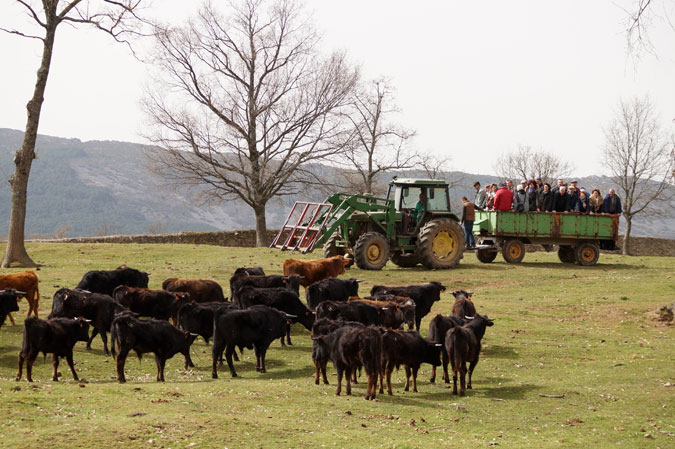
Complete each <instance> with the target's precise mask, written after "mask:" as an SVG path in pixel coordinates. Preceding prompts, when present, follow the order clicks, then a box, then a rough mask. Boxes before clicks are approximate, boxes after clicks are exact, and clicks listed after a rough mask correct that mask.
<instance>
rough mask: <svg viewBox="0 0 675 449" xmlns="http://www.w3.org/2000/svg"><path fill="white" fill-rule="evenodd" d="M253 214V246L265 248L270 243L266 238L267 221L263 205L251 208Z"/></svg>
mask: <svg viewBox="0 0 675 449" xmlns="http://www.w3.org/2000/svg"><path fill="white" fill-rule="evenodd" d="M253 211H254V212H255V246H257V247H266V246H269V244H270V242H269V239H268V238H267V220H266V218H265V205H264V204H263V205H262V206H256V207H254V208H253Z"/></svg>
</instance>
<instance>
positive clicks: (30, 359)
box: [26, 354, 37, 382]
mask: <svg viewBox="0 0 675 449" xmlns="http://www.w3.org/2000/svg"><path fill="white" fill-rule="evenodd" d="M36 358H37V354H35V355H33V354H29V355H28V359H27V360H26V379H28V382H33V363H35V359H36Z"/></svg>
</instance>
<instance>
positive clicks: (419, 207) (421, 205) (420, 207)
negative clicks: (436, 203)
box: [413, 190, 427, 223]
mask: <svg viewBox="0 0 675 449" xmlns="http://www.w3.org/2000/svg"><path fill="white" fill-rule="evenodd" d="M426 209H427V195H426V193H424V190H422V192H421V193H420V200H419V201H418V202H417V204H416V205H415V212H414V213H413V218H414V219H415V222H416V223H419V222H420V220H421V219H422V217H423V216H424V212H425V211H426Z"/></svg>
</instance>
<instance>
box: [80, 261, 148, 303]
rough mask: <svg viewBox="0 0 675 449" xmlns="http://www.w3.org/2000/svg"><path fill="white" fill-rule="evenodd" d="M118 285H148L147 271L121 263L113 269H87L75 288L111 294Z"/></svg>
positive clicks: (142, 286)
mask: <svg viewBox="0 0 675 449" xmlns="http://www.w3.org/2000/svg"><path fill="white" fill-rule="evenodd" d="M120 285H127V286H129V287H141V288H147V287H148V273H145V272H142V271H138V270H136V269H134V268H129V267H127V266H126V265H122V266H121V267H118V268H117V269H115V270H110V271H104V270H95V271H88V272H87V273H85V274H84V276H82V280H81V281H80V283H79V284H77V287H75V288H77V289H80V290H87V291H90V292H92V293H102V294H104V295H108V296H112V294H113V290H115V288H116V287H119V286H120Z"/></svg>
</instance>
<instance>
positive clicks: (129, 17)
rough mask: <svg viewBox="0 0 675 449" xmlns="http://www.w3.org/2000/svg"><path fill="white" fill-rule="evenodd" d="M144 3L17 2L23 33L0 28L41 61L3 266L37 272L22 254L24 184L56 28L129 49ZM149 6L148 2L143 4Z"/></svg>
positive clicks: (18, 157)
mask: <svg viewBox="0 0 675 449" xmlns="http://www.w3.org/2000/svg"><path fill="white" fill-rule="evenodd" d="M143 1H144V0H70V1H59V0H42V1H41V2H37V1H33V0H15V4H16V5H17V7H19V8H21V9H22V10H23V11H24V12H25V13H26V16H27V17H28V20H29V23H30V25H29V26H26V29H18V28H8V27H5V26H3V25H2V18H0V31H3V32H6V33H9V34H13V35H16V36H20V37H23V38H29V39H35V40H37V41H40V42H41V44H42V58H41V61H40V66H39V68H38V70H37V80H36V83H35V88H34V90H33V96H32V97H31V99H30V100H29V101H28V104H27V105H26V110H27V115H28V117H27V120H26V130H25V133H24V139H23V143H22V145H21V148H20V149H19V150H18V151H17V152H16V154H15V156H14V164H15V165H16V170H15V172H14V174H13V175H12V176H11V178H10V179H9V183H10V186H11V189H12V205H11V212H10V218H9V232H8V241H7V247H6V248H5V255H4V257H3V259H2V264H1V265H2V266H3V267H8V266H10V264H12V263H14V262H18V263H19V264H21V265H23V266H35V262H33V260H32V259H31V258H30V256H29V255H28V253H27V252H26V248H25V245H24V227H25V223H26V201H27V191H28V178H29V176H30V169H31V165H32V163H33V160H34V159H35V140H36V139H37V133H38V127H39V124H40V112H41V111H42V103H43V102H44V93H45V89H46V87H47V79H48V78H49V69H50V66H51V61H52V54H53V50H54V39H55V37H56V31H57V29H58V27H59V25H61V24H63V23H66V24H69V25H71V26H80V25H86V26H93V27H94V28H96V29H98V30H100V31H103V32H105V33H107V34H109V35H110V36H112V37H113V38H114V39H115V40H117V41H119V42H125V43H127V44H129V43H130V41H129V39H130V38H131V37H132V36H135V35H139V34H142V33H141V25H142V24H144V23H145V21H144V20H143V19H142V18H141V17H140V16H139V12H140V9H141V4H142V2H143ZM145 3H147V0H146V1H145Z"/></svg>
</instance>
